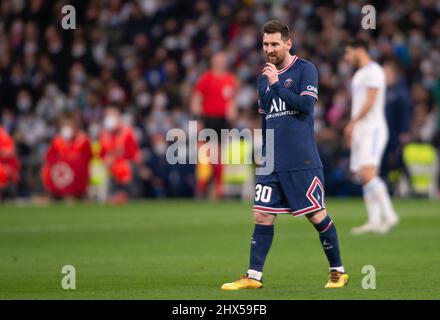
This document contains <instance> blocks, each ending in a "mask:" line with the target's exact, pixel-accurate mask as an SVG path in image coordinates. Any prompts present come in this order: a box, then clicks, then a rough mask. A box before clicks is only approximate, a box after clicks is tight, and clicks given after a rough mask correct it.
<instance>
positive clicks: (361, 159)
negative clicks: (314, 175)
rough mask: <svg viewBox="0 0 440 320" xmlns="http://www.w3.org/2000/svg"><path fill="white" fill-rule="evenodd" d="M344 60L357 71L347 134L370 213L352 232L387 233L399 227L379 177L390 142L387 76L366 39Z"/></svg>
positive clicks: (348, 50) (350, 47)
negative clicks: (387, 115) (365, 221)
mask: <svg viewBox="0 0 440 320" xmlns="http://www.w3.org/2000/svg"><path fill="white" fill-rule="evenodd" d="M344 59H345V61H347V62H348V63H349V64H351V65H352V66H353V67H355V68H357V71H356V72H355V74H354V76H353V79H352V82H351V91H352V109H351V120H350V122H349V123H348V125H347V126H346V128H345V131H344V135H345V139H346V141H347V143H348V144H349V146H350V148H351V157H350V170H351V171H352V172H354V173H355V174H356V175H357V176H358V177H359V178H360V180H361V183H362V191H363V198H364V202H365V205H366V207H367V212H368V222H367V223H365V224H363V225H362V226H360V227H357V228H354V229H352V233H353V234H362V233H366V232H375V233H386V232H388V231H390V230H391V229H392V228H393V227H394V226H395V225H397V224H398V222H399V218H398V216H397V214H396V212H395V210H394V208H393V205H392V203H391V199H390V195H389V193H388V190H387V187H386V185H385V183H384V181H382V179H381V178H380V177H379V175H378V173H379V167H380V163H381V160H382V155H383V152H384V149H385V146H386V144H387V141H388V128H387V124H386V120H385V113H384V108H385V90H386V82H385V74H384V71H383V68H382V67H381V66H380V65H379V64H378V63H377V62H375V61H373V60H372V59H371V57H370V56H369V54H368V45H367V43H366V41H364V40H362V39H354V40H352V41H351V42H350V43H349V44H348V45H347V46H346V48H345V55H344Z"/></svg>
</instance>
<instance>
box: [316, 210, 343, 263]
mask: <svg viewBox="0 0 440 320" xmlns="http://www.w3.org/2000/svg"><path fill="white" fill-rule="evenodd" d="M314 227H315V229H316V230H317V231H318V232H319V239H320V240H321V245H322V248H323V249H324V253H325V255H326V256H327V260H328V262H329V265H330V269H331V268H337V267H342V262H341V255H340V253H339V243H338V234H337V233H336V228H335V225H334V223H333V221H332V219H331V218H330V217H329V216H328V215H327V216H326V217H325V218H324V220H322V221H321V222H320V223H318V224H314Z"/></svg>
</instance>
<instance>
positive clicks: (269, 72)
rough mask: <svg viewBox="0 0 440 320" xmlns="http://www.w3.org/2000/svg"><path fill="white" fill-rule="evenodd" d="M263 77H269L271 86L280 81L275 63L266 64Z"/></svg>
mask: <svg viewBox="0 0 440 320" xmlns="http://www.w3.org/2000/svg"><path fill="white" fill-rule="evenodd" d="M263 75H264V76H266V77H267V79H268V80H269V84H270V85H273V84H274V83H275V82H277V81H278V70H277V67H275V65H274V64H273V63H269V62H267V63H266V66H265V67H264V69H263Z"/></svg>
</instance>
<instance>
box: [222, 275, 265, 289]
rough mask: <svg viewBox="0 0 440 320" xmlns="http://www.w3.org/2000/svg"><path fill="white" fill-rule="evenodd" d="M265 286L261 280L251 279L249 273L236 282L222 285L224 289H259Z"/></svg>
mask: <svg viewBox="0 0 440 320" xmlns="http://www.w3.org/2000/svg"><path fill="white" fill-rule="evenodd" d="M259 288H263V283H262V282H261V281H258V280H255V279H251V278H249V277H248V276H247V275H244V276H241V277H240V279H238V280H237V281H234V282H229V283H225V284H223V285H222V287H221V289H222V290H241V289H259Z"/></svg>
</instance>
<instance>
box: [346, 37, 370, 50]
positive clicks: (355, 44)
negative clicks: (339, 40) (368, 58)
mask: <svg viewBox="0 0 440 320" xmlns="http://www.w3.org/2000/svg"><path fill="white" fill-rule="evenodd" d="M346 47H352V48H364V49H365V51H368V42H367V41H366V40H364V39H362V38H353V39H351V40H349V41H348V42H347V44H346Z"/></svg>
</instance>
